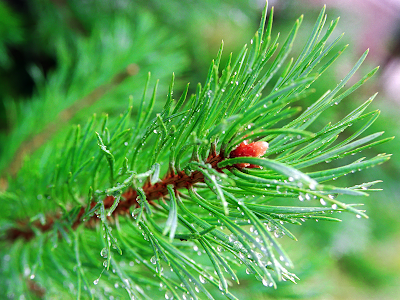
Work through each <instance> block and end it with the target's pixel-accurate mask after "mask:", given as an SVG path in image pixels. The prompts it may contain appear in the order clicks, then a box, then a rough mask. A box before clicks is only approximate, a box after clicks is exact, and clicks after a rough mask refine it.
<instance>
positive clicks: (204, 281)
mask: <svg viewBox="0 0 400 300" xmlns="http://www.w3.org/2000/svg"><path fill="white" fill-rule="evenodd" d="M199 280H200V282H201V283H206V282H207V281H206V279H205V278H204V277H203V276H201V275H199Z"/></svg>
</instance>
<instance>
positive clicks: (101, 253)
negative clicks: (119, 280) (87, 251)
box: [100, 248, 108, 258]
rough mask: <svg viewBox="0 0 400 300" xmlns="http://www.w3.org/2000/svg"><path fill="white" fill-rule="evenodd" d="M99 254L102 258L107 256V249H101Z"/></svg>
mask: <svg viewBox="0 0 400 300" xmlns="http://www.w3.org/2000/svg"><path fill="white" fill-rule="evenodd" d="M100 255H101V257H103V258H107V256H108V250H107V248H103V249H101V251H100Z"/></svg>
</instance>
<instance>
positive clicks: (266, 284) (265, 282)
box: [262, 278, 269, 286]
mask: <svg viewBox="0 0 400 300" xmlns="http://www.w3.org/2000/svg"><path fill="white" fill-rule="evenodd" d="M262 284H263V285H264V286H268V285H269V283H268V281H267V280H266V279H265V278H264V279H263V280H262Z"/></svg>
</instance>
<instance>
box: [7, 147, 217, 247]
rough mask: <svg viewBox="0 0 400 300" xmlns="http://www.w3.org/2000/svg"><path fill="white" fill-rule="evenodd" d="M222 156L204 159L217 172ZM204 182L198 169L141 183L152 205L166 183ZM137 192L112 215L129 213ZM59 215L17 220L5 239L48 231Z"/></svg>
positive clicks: (127, 196) (93, 219) (124, 197)
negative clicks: (156, 180) (43, 218)
mask: <svg viewBox="0 0 400 300" xmlns="http://www.w3.org/2000/svg"><path fill="white" fill-rule="evenodd" d="M222 159H223V158H222V157H221V156H219V155H218V154H216V153H215V152H214V151H212V153H211V154H210V156H209V157H208V159H207V160H206V163H207V164H210V165H211V166H212V168H213V169H215V170H217V171H218V172H222V169H220V168H218V166H217V164H218V163H219V162H220V161H222ZM198 182H204V175H203V174H202V173H201V172H199V171H194V172H192V173H191V174H190V175H187V174H186V173H185V172H184V171H180V172H178V173H177V174H173V173H171V172H170V173H168V174H167V175H166V176H165V177H164V178H163V179H162V180H161V181H160V182H157V183H155V184H151V183H150V182H146V183H145V184H144V185H143V191H144V193H145V195H146V199H147V201H149V203H150V204H153V205H154V202H153V200H157V199H162V198H164V197H165V196H166V195H167V194H168V189H167V186H168V185H173V186H174V188H175V189H176V190H178V189H183V188H186V189H187V188H189V187H191V186H192V185H194V184H195V183H198ZM137 196H138V195H137V192H136V191H135V190H133V189H132V188H129V189H128V190H127V191H126V192H124V193H123V194H122V198H121V201H120V202H119V203H118V206H117V207H116V209H115V210H114V212H113V216H116V215H120V214H129V210H130V208H131V207H139V203H138V201H137ZM114 201H115V198H114V197H113V196H107V197H106V198H105V199H104V200H103V203H104V208H105V209H109V208H110V207H111V206H112V205H113V203H114ZM96 203H97V202H96V201H92V202H91V203H90V207H89V210H90V209H92V208H93V207H94V206H95V205H96ZM86 211H87V208H86V207H82V208H81V209H80V211H79V213H78V216H77V217H76V220H75V222H74V223H73V225H72V228H73V229H76V228H77V227H78V226H79V225H80V224H82V223H83V220H82V217H83V215H84V214H85V212H86ZM60 218H61V215H55V216H48V217H47V218H46V221H45V224H44V225H43V224H42V223H40V222H39V221H35V222H33V223H29V222H27V221H25V222H23V221H21V222H19V224H18V225H19V226H18V227H17V228H10V229H9V230H8V231H7V233H6V239H7V240H9V241H14V240H16V239H18V238H22V239H25V240H30V239H32V238H33V237H34V236H35V233H34V231H33V229H32V227H35V228H36V229H39V230H40V231H42V232H46V231H49V230H51V229H52V228H53V225H54V223H55V221H56V220H58V219H60ZM96 220H98V218H97V216H96V215H93V216H92V217H90V220H87V221H86V222H87V224H93V223H95V222H96Z"/></svg>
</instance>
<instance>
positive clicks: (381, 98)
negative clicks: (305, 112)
mask: <svg viewBox="0 0 400 300" xmlns="http://www.w3.org/2000/svg"><path fill="white" fill-rule="evenodd" d="M397 2H399V3H397ZM325 3H326V4H327V13H328V18H329V20H328V21H330V20H332V19H335V18H336V17H338V16H341V20H340V22H339V26H338V29H337V31H336V32H337V35H339V34H341V33H342V32H346V35H345V36H344V38H343V39H342V42H341V43H342V45H345V44H347V43H348V44H350V46H349V47H348V49H347V50H346V52H345V53H344V54H343V55H342V56H341V58H340V59H339V61H338V62H336V63H335V64H334V66H333V67H331V69H330V70H328V71H327V72H326V73H325V74H324V76H323V78H321V79H320V80H318V81H317V83H316V84H314V88H315V89H316V93H315V95H312V96H310V97H309V98H308V99H306V100H304V101H303V102H304V103H303V104H304V106H305V107H306V105H307V104H309V103H311V102H313V101H315V100H316V99H317V98H318V97H319V96H320V95H321V94H322V93H324V92H325V91H326V90H327V89H332V88H334V87H335V85H336V83H337V82H338V81H339V80H340V79H341V78H343V77H344V76H345V74H346V72H347V71H349V70H350V69H351V67H352V65H353V64H354V63H355V62H356V60H357V59H358V57H359V56H360V55H361V54H362V53H363V52H364V51H365V49H366V48H370V55H369V56H368V58H367V61H366V62H365V63H364V65H363V66H362V68H361V72H360V73H358V74H357V76H358V78H360V77H361V76H362V75H363V74H365V73H366V72H368V71H369V70H371V69H372V68H373V67H375V66H376V65H380V66H381V69H380V71H379V73H378V75H377V76H375V78H374V79H373V82H371V81H370V82H368V84H366V85H365V86H363V87H362V88H361V89H359V90H357V92H356V93H354V94H352V95H351V97H349V98H347V99H345V100H344V101H342V103H340V105H339V106H338V107H336V106H334V107H332V109H331V110H330V111H329V112H328V113H327V114H325V115H323V118H322V120H320V123H317V124H316V125H315V126H316V128H318V126H321V125H323V124H326V123H327V122H328V121H332V122H335V121H338V120H339V119H340V118H342V117H344V116H345V115H346V114H347V113H349V112H350V111H351V110H352V109H354V108H356V107H357V106H358V105H359V104H361V103H362V102H364V101H365V100H367V99H368V98H369V97H370V96H371V95H372V94H374V93H375V92H377V91H378V92H379V95H378V97H377V98H376V100H375V102H374V103H373V104H372V108H371V109H370V110H374V109H380V110H381V116H380V118H379V119H378V121H377V122H375V124H374V125H373V126H372V127H373V128H372V129H370V130H371V131H375V132H376V131H385V132H386V137H389V136H395V135H396V133H397V131H399V128H400V118H399V117H398V115H399V113H400V18H399V17H400V1H389V0H375V1H373V0H370V1H362V0H354V1H348V2H347V1H334V0H330V1H329V0H327V1H325ZM264 4H265V3H264V1H258V0H240V1H228V0H226V1H223V0H219V1H215V0H203V1H180V0H168V1H162V0H146V1H144V0H136V1H128V0H116V1H115V0H101V1H95V0H91V1H90V0H86V1H81V0H31V1H28V0H8V1H5V0H0V170H2V172H3V174H6V173H7V172H8V169H7V167H8V165H9V163H10V161H12V160H13V156H14V154H15V152H16V151H17V150H18V149H19V148H20V147H21V144H22V142H23V141H26V140H28V139H29V138H30V137H32V136H33V135H35V134H37V133H38V132H41V130H43V129H44V128H46V125H48V124H52V122H56V121H57V118H58V117H59V115H60V113H61V112H62V111H64V110H65V109H66V108H67V107H69V106H70V105H71V104H73V103H78V104H79V102H80V101H81V102H84V99H85V97H86V96H87V95H88V94H90V93H91V92H93V90H95V89H96V88H98V87H99V86H104V85H106V84H107V83H108V82H110V81H111V80H112V78H114V77H115V75H116V74H118V73H120V72H121V71H123V70H124V68H126V67H127V66H129V65H131V64H135V65H137V66H138V67H139V72H138V74H137V75H134V76H130V77H128V78H127V79H125V80H123V81H122V82H119V83H118V84H115V85H114V86H113V87H112V88H111V89H110V90H108V91H107V92H106V93H104V94H102V95H100V96H98V97H97V98H96V102H95V104H94V105H91V106H89V107H86V106H84V105H83V106H82V107H81V109H80V110H79V112H78V113H76V114H74V115H73V117H72V118H71V119H69V120H68V124H65V125H66V126H63V127H62V128H60V130H59V132H58V133H57V134H56V135H53V136H52V137H51V140H49V141H48V142H47V143H44V145H43V146H42V147H41V148H40V149H39V150H38V151H36V152H35V153H34V155H37V156H39V155H41V153H43V152H45V151H46V145H47V144H51V143H59V142H60V141H61V140H62V137H64V136H65V134H66V131H67V129H68V128H70V126H71V124H76V123H82V122H85V121H86V120H87V119H88V117H89V116H90V115H91V114H93V113H97V114H101V113H103V112H106V113H108V114H109V115H110V118H112V117H115V116H118V115H119V114H120V113H121V112H123V111H124V109H125V108H126V106H127V100H128V97H129V96H130V95H132V96H133V98H134V99H140V97H141V94H142V91H143V88H144V85H145V79H146V78H147V73H148V72H151V73H152V77H151V80H150V86H152V85H153V84H154V83H155V81H156V79H160V86H159V89H158V94H159V95H160V96H159V103H158V105H159V106H162V105H163V103H162V102H163V100H164V98H163V97H164V96H165V94H166V93H167V89H168V84H169V81H170V78H171V75H172V72H174V73H175V76H176V84H175V95H176V96H177V97H178V95H180V93H181V91H182V89H183V87H184V86H185V84H186V83H187V82H191V89H192V90H191V91H192V92H193V91H194V89H195V87H196V84H197V82H203V81H204V80H205V78H206V74H207V71H208V67H209V64H210V62H211V59H213V58H214V57H215V55H216V53H217V51H218V48H219V46H220V43H221V40H224V48H225V49H224V60H225V61H226V59H227V57H228V55H229V53H230V52H233V53H234V54H235V53H238V52H239V50H240V49H241V47H242V46H243V44H245V43H248V42H249V41H250V39H251V37H252V36H253V34H254V32H255V30H256V29H257V28H258V22H259V19H260V17H261V10H262V8H263V6H264ZM269 4H270V6H272V5H274V6H275V16H274V36H275V35H276V34H277V33H278V32H281V35H282V36H283V37H285V33H287V32H288V31H289V29H290V28H291V26H292V24H293V23H294V21H295V19H296V18H298V17H299V16H300V15H301V14H304V21H303V24H302V26H301V29H300V31H299V35H298V38H297V42H296V43H295V48H294V49H293V56H294V57H295V56H296V53H299V52H300V51H301V49H302V46H303V44H304V42H305V39H306V37H307V35H308V34H309V33H310V30H311V27H312V25H313V22H314V21H315V19H316V16H317V15H318V13H319V10H320V9H321V7H322V5H323V2H321V1H318V0H307V1H289V0H286V1H285V0H276V1H270V3H269ZM222 65H224V62H222ZM356 79H357V78H355V79H354V81H353V82H355V81H356ZM134 105H135V103H134ZM399 143H400V139H395V140H394V141H392V142H390V143H388V144H384V145H381V146H380V147H377V148H376V149H370V150H369V153H368V152H366V153H365V155H369V156H372V155H374V154H377V153H380V152H385V153H393V154H394V155H393V157H392V159H391V160H390V161H389V163H386V164H384V165H382V166H379V167H378V168H374V169H369V170H367V171H365V172H361V173H355V174H353V176H346V178H344V179H343V180H341V181H340V182H339V183H338V184H339V185H343V186H346V185H347V186H351V185H355V184H359V183H363V182H369V181H373V180H376V179H380V180H382V181H383V182H382V183H380V184H379V185H378V187H379V188H381V189H383V191H382V192H376V193H374V194H371V196H370V197H368V198H365V199H361V200H359V199H357V201H362V202H363V203H364V204H365V209H366V211H367V213H368V215H369V216H370V219H368V220H366V219H356V218H355V217H354V216H353V215H343V222H341V223H323V222H318V223H317V222H315V223H310V222H309V223H305V224H304V225H303V226H301V227H293V228H290V229H291V230H292V231H293V232H294V233H295V235H296V236H297V238H298V240H299V241H298V242H294V241H292V240H290V239H289V238H287V237H284V238H283V239H282V240H281V243H282V244H284V248H286V250H287V252H288V254H289V255H290V256H291V258H292V260H293V262H294V264H295V270H293V271H294V272H295V273H296V274H297V275H298V276H299V277H300V279H301V280H300V281H299V282H298V284H297V285H294V284H292V283H286V282H283V283H280V284H279V287H278V289H277V290H271V289H270V288H265V287H263V286H262V285H261V284H260V283H259V282H257V281H256V282H255V281H254V280H250V275H246V274H245V273H243V274H241V275H242V276H241V284H240V285H239V286H235V287H233V289H234V290H235V293H236V294H237V295H238V296H239V297H241V298H242V299H327V300H328V299H381V300H382V299H398V297H399V296H398V295H400V255H399V253H400V218H399V215H400V201H399V199H400V198H399V189H398V178H399V175H400V159H399V158H398V156H397V155H396V154H397V153H396V152H397V151H396V150H397V149H400V145H399ZM5 186H6V184H4V182H3V188H5ZM342 199H343V198H342ZM343 200H345V202H346V201H347V202H348V203H353V202H354V201H355V200H354V199H343ZM247 276H249V277H247ZM252 279H253V278H252Z"/></svg>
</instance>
